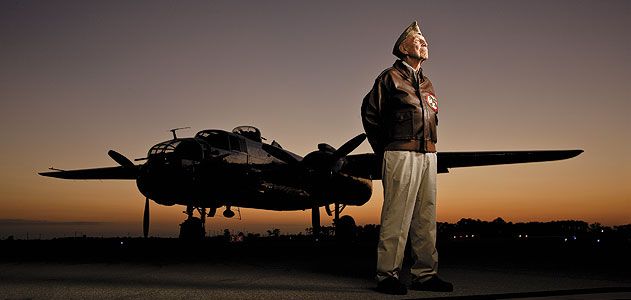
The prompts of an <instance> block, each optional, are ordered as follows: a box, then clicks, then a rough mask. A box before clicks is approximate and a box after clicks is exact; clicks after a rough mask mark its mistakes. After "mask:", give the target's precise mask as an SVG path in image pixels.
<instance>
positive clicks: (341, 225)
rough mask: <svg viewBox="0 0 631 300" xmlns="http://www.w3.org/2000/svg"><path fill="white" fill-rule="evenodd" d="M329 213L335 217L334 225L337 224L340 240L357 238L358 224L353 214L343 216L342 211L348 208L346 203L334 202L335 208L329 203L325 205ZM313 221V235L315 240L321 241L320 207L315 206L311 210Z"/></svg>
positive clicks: (338, 238) (337, 236)
mask: <svg viewBox="0 0 631 300" xmlns="http://www.w3.org/2000/svg"><path fill="white" fill-rule="evenodd" d="M324 208H325V210H326V213H327V215H329V216H332V217H333V225H334V226H335V238H336V239H337V240H338V241H344V242H350V241H353V240H355V237H356V235H357V225H356V224H355V220H354V219H353V217H351V216H348V215H346V216H342V217H340V213H341V212H342V211H343V210H344V208H346V205H345V204H339V203H333V210H331V208H330V207H329V206H328V205H327V206H325V207H324ZM311 223H312V226H313V227H312V228H313V237H314V239H315V241H319V239H320V234H321V226H320V208H319V207H317V206H314V207H313V208H312V210H311Z"/></svg>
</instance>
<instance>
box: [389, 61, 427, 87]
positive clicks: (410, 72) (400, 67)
mask: <svg viewBox="0 0 631 300" xmlns="http://www.w3.org/2000/svg"><path fill="white" fill-rule="evenodd" d="M392 66H393V67H394V68H395V69H397V71H399V72H400V73H401V74H403V76H404V77H405V78H406V79H408V80H410V81H414V77H415V76H414V75H416V74H418V78H419V79H420V81H421V82H422V81H423V68H419V69H418V73H417V72H415V71H414V69H412V67H410V66H408V65H407V64H405V63H403V61H402V60H400V59H397V61H395V62H394V65H392Z"/></svg>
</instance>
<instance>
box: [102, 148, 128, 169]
mask: <svg viewBox="0 0 631 300" xmlns="http://www.w3.org/2000/svg"><path fill="white" fill-rule="evenodd" d="M107 155H109V156H110V157H111V158H112V159H113V160H114V161H115V162H117V163H118V164H119V165H121V166H123V167H133V166H135V165H134V163H133V162H131V160H129V158H127V157H125V156H124V155H122V154H120V153H118V152H116V151H114V150H110V151H107Z"/></svg>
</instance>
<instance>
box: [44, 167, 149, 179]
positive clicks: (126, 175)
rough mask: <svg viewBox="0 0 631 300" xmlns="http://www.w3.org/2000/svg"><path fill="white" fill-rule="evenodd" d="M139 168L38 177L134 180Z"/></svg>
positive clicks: (63, 171)
mask: <svg viewBox="0 0 631 300" xmlns="http://www.w3.org/2000/svg"><path fill="white" fill-rule="evenodd" d="M138 168H139V166H125V167H124V166H118V167H105V168H93V169H80V170H68V171H65V170H55V169H53V171H51V172H42V173H39V175H42V176H47V177H55V178H62V179H136V177H138Z"/></svg>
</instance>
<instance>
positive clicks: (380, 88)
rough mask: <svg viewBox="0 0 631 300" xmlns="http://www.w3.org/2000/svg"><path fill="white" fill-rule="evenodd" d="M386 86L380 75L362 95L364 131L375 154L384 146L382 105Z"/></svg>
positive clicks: (380, 152) (380, 151)
mask: <svg viewBox="0 0 631 300" xmlns="http://www.w3.org/2000/svg"><path fill="white" fill-rule="evenodd" d="M385 92H386V86H385V83H384V81H383V80H382V78H381V77H379V78H377V79H376V80H375V84H374V85H373V87H372V89H371V90H370V92H369V93H368V94H367V95H366V97H364V101H363V102H362V108H361V110H362V111H361V114H362V124H363V125H364V131H366V135H367V136H368V142H370V146H372V149H373V151H374V152H375V154H379V155H381V154H383V149H384V147H385V145H384V143H385V135H384V122H383V107H384V103H385V99H384V97H385V96H386V94H385Z"/></svg>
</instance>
